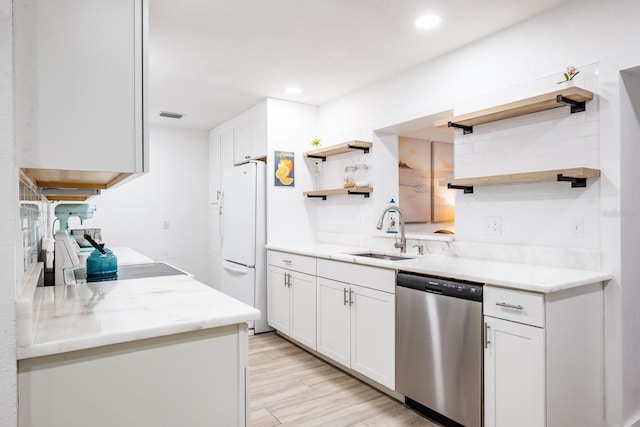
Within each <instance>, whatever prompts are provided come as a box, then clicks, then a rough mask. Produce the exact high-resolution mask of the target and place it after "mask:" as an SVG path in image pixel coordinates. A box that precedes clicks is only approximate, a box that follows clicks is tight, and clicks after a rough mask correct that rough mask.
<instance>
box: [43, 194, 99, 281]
mask: <svg viewBox="0 0 640 427" xmlns="http://www.w3.org/2000/svg"><path fill="white" fill-rule="evenodd" d="M95 210H96V207H95V206H94V205H91V204H88V203H61V204H58V205H57V206H56V207H55V211H54V214H55V216H56V218H57V219H58V221H59V224H60V227H59V228H58V231H57V232H56V233H55V234H54V236H53V237H54V258H53V269H54V273H55V275H54V284H56V285H73V284H76V278H75V271H76V270H77V269H80V268H84V267H85V265H84V262H81V261H80V258H79V257H78V254H79V253H80V246H79V245H78V242H77V241H76V240H75V239H73V238H71V236H70V235H69V219H70V218H72V217H77V218H79V219H80V223H82V221H84V220H86V219H90V218H93V213H94V212H95Z"/></svg>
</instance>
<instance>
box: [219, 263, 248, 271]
mask: <svg viewBox="0 0 640 427" xmlns="http://www.w3.org/2000/svg"><path fill="white" fill-rule="evenodd" d="M222 267H223V268H224V269H225V270H228V271H231V272H232V273H239V274H247V273H248V272H249V268H250V267H247V266H246V265H240V264H234V263H232V262H229V261H223V262H222Z"/></svg>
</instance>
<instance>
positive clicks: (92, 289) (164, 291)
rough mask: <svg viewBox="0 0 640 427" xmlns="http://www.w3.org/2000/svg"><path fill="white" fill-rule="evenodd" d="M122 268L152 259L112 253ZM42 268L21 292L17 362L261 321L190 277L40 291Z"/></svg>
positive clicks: (255, 312) (253, 312) (245, 307)
mask: <svg viewBox="0 0 640 427" xmlns="http://www.w3.org/2000/svg"><path fill="white" fill-rule="evenodd" d="M112 250H113V252H114V253H115V254H116V256H117V257H118V265H131V264H145V263H150V262H153V260H152V259H151V258H149V257H146V256H144V255H142V254H140V253H138V252H136V251H134V250H132V249H130V248H126V247H116V248H113V249H112ZM42 268H43V266H42V264H41V263H38V264H36V265H34V266H33V269H32V271H30V272H29V274H28V275H26V278H25V284H24V286H23V287H22V292H20V293H19V294H18V295H16V331H17V337H16V341H17V353H18V354H17V356H18V360H20V359H27V358H31V357H37V356H45V355H50V354H56V353H63V352H68V351H74V350H81V349H86V348H92V347H100V346H104V345H109V344H116V343H122V342H128V341H135V340H139V339H145V338H153V337H159V336H164V335H171V334H177V333H182V332H189V331H195V330H199V329H207V328H215V327H219V326H226V325H232V324H237V323H242V322H248V321H250V320H256V319H258V318H259V317H260V312H259V311H258V310H256V309H255V308H253V307H251V306H249V305H247V304H244V303H242V302H240V301H237V300H235V299H233V298H231V297H229V296H227V295H225V294H223V293H221V292H219V291H217V290H215V289H212V288H211V287H209V286H207V285H205V284H203V283H201V282H198V281H197V280H195V279H194V278H193V277H191V276H189V275H180V276H168V277H154V278H146V279H134V280H115V281H109V282H97V283H88V284H84V285H69V286H46V287H36V285H37V281H38V277H39V276H40V272H41V270H42Z"/></svg>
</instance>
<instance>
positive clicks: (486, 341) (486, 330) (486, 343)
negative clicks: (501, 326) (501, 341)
mask: <svg viewBox="0 0 640 427" xmlns="http://www.w3.org/2000/svg"><path fill="white" fill-rule="evenodd" d="M489 329H491V326H489V324H488V323H487V322H484V348H488V347H489V344H490V343H491V341H489Z"/></svg>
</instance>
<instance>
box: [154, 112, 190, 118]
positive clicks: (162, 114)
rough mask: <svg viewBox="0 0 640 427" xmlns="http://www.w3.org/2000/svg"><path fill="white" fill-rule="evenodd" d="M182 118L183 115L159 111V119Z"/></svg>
mask: <svg viewBox="0 0 640 427" xmlns="http://www.w3.org/2000/svg"><path fill="white" fill-rule="evenodd" d="M182 116H184V114H180V113H170V112H168V111H161V112H160V117H168V118H170V119H181V118H182Z"/></svg>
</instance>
